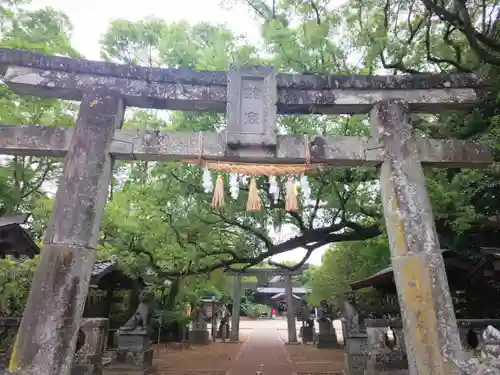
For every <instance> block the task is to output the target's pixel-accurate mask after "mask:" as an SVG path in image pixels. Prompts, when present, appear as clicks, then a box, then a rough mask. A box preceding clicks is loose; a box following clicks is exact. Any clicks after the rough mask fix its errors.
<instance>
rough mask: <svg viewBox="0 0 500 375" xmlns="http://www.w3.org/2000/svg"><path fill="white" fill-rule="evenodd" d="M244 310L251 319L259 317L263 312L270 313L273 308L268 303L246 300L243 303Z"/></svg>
mask: <svg viewBox="0 0 500 375" xmlns="http://www.w3.org/2000/svg"><path fill="white" fill-rule="evenodd" d="M243 311H245V313H246V314H247V316H248V317H249V318H250V319H258V318H260V317H261V315H262V314H269V312H270V311H271V308H270V307H269V306H267V305H261V304H259V303H252V302H246V303H245V304H244V305H243Z"/></svg>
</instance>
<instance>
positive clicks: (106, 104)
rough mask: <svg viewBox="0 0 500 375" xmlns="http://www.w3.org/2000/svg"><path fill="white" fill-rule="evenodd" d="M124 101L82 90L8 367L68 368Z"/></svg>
mask: <svg viewBox="0 0 500 375" xmlns="http://www.w3.org/2000/svg"><path fill="white" fill-rule="evenodd" d="M124 112H125V105H124V102H123V100H122V99H121V98H120V97H117V96H115V95H114V94H111V93H108V92H106V91H103V92H93V93H90V94H88V95H85V96H84V97H83V99H82V103H81V105H80V111H79V114H78V119H77V121H76V126H75V130H74V135H73V139H72V140H71V145H70V147H69V150H68V153H67V155H66V159H65V161H64V172H63V174H62V176H61V179H60V181H59V188H58V189H57V194H56V198H55V202H54V210H53V213H52V219H51V222H50V226H49V228H48V229H47V233H46V235H45V239H44V246H43V249H42V252H41V255H40V263H39V265H38V267H37V269H36V272H35V275H34V278H33V282H32V284H31V290H30V294H29V297H28V301H27V303H26V307H25V309H24V314H23V319H22V322H21V326H20V328H19V332H18V334H17V338H16V342H15V344H14V348H13V351H12V356H11V360H10V364H9V370H11V371H12V372H13V373H14V374H22V375H68V374H69V373H70V370H71V364H72V359H73V354H74V352H75V346H76V338H77V333H78V329H79V326H80V322H81V316H82V313H83V308H84V306H85V300H86V298H87V293H88V287H89V282H90V276H91V273H92V267H93V265H94V260H95V254H94V250H93V248H94V246H95V245H96V243H97V239H98V234H99V226H100V221H101V217H102V214H103V211H104V205H105V203H106V199H107V196H108V192H109V182H110V178H111V171H112V164H113V163H112V160H111V157H110V156H109V153H108V150H109V146H110V144H111V141H112V139H113V136H114V132H115V129H116V128H119V127H121V125H122V123H123V115H124Z"/></svg>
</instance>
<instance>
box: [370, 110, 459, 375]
mask: <svg viewBox="0 0 500 375" xmlns="http://www.w3.org/2000/svg"><path fill="white" fill-rule="evenodd" d="M370 118H371V125H372V132H373V136H374V137H375V138H377V139H378V140H379V141H380V142H381V143H382V145H383V146H384V148H385V161H384V162H383V163H382V166H381V167H380V190H381V195H382V203H383V206H384V216H385V222H386V226H387V233H388V236H389V242H390V248H391V257H392V267H393V270H394V280H395V282H396V287H397V291H398V297H399V304H400V308H401V313H402V318H403V327H404V334H405V342H406V351H407V355H408V363H409V369H410V375H417V374H418V375H455V374H459V368H458V367H457V366H455V365H454V364H453V362H452V361H451V359H452V358H453V359H456V360H458V359H460V358H461V355H462V350H461V344H460V337H459V334H458V328H457V322H456V318H455V312H454V309H453V304H452V300H451V296H450V291H449V286H448V280H447V277H446V270H445V267H444V261H443V256H442V254H441V251H440V246H439V241H438V236H437V232H436V226H435V223H434V217H433V215H432V208H431V202H430V200H429V195H428V193H427V189H426V186H425V177H424V173H423V170H422V166H421V163H420V155H419V151H418V149H417V145H416V142H415V139H414V138H413V134H412V132H413V129H412V126H411V123H410V113H409V108H408V104H407V103H405V102H403V101H400V100H388V101H383V102H380V103H378V104H376V105H375V106H374V108H373V109H372V111H371V113H370Z"/></svg>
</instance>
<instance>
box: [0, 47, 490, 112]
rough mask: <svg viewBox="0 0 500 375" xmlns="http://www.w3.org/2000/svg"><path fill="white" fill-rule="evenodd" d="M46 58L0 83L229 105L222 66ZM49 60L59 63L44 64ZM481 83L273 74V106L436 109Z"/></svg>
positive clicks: (456, 102)
mask: <svg viewBox="0 0 500 375" xmlns="http://www.w3.org/2000/svg"><path fill="white" fill-rule="evenodd" d="M0 56H1V55H0ZM51 58H52V57H50V58H49V57H44V58H42V59H40V60H38V61H42V62H43V63H40V64H35V63H23V65H16V64H9V65H8V66H7V67H6V68H5V69H4V70H5V75H4V82H5V83H6V84H8V85H9V87H11V88H12V89H13V90H15V91H17V92H19V93H21V94H23V93H24V94H34V95H39V96H43V97H56V98H62V99H68V100H81V97H82V95H83V94H84V93H86V92H93V91H96V90H102V89H103V88H106V89H108V90H111V91H113V92H115V93H117V94H119V95H121V96H123V97H124V99H125V100H126V102H127V105H128V106H132V107H144V108H162V109H172V110H196V111H216V112H224V111H226V109H227V96H228V93H227V84H226V82H224V83H221V82H219V79H220V78H221V77H224V78H227V74H226V73H225V72H207V71H194V70H187V71H185V70H179V71H172V70H166V72H165V73H164V74H162V73H160V72H161V71H162V70H159V71H158V73H156V71H154V72H152V71H149V70H148V68H141V67H133V66H127V65H124V66H121V65H119V66H117V65H116V64H111V67H108V66H107V65H106V64H107V63H101V62H93V63H90V62H89V63H87V62H81V61H77V62H75V65H77V66H79V67H80V69H70V68H68V67H67V66H71V65H72V63H69V62H68V64H66V63H53V62H50V61H49V60H50V59H51ZM57 59H60V58H57ZM47 61H49V62H48V63H46V62H47ZM65 61H66V60H65ZM47 64H48V65H50V66H61V68H56V69H54V68H47V67H44V66H45V65H47ZM37 66H39V67H37ZM82 66H84V67H92V68H90V69H87V68H82ZM143 69H146V70H144V71H143ZM108 70H109V71H110V72H111V73H110V75H105V74H104V73H103V72H106V71H108ZM127 72H128V73H127ZM177 75H179V77H176V76H177ZM195 77H199V80H198V79H196V78H195ZM280 77H282V78H281V79H280ZM280 80H281V84H280ZM484 85H485V82H483V81H482V79H480V78H478V77H475V76H460V75H457V76H428V77H427V78H425V76H421V77H420V76H418V77H415V76H401V77H398V76H383V77H365V76H357V77H348V76H345V77H342V76H338V77H336V76H332V77H321V76H315V75H311V76H301V75H298V76H292V77H287V76H284V75H278V76H277V89H276V90H277V92H276V95H277V101H276V105H277V111H278V113H281V114H306V113H325V114H338V113H365V112H368V111H369V110H370V109H371V107H372V106H373V105H374V104H375V103H376V102H378V101H381V100H386V99H399V98H402V99H404V100H406V101H407V102H408V103H409V105H410V107H411V109H412V110H413V111H420V112H441V111H443V110H447V109H450V108H453V109H460V108H463V107H464V106H466V105H473V104H474V103H476V102H477V100H478V96H477V93H476V91H477V90H476V88H478V87H483V86H484ZM388 88H390V89H388Z"/></svg>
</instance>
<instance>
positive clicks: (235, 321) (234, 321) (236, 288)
mask: <svg viewBox="0 0 500 375" xmlns="http://www.w3.org/2000/svg"><path fill="white" fill-rule="evenodd" d="M240 309H241V276H240V275H236V276H233V311H232V312H231V333H230V335H229V341H233V342H238V341H239V340H240Z"/></svg>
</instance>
